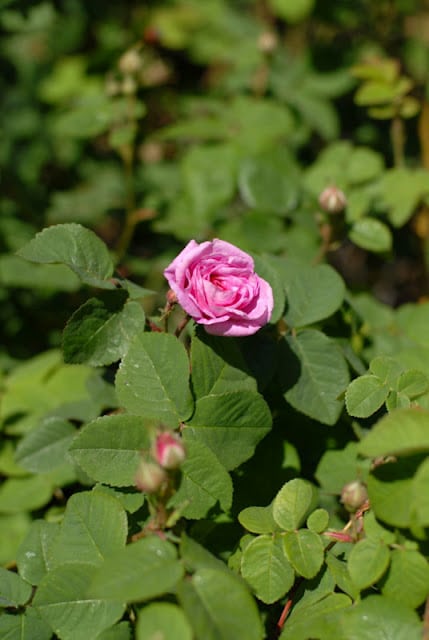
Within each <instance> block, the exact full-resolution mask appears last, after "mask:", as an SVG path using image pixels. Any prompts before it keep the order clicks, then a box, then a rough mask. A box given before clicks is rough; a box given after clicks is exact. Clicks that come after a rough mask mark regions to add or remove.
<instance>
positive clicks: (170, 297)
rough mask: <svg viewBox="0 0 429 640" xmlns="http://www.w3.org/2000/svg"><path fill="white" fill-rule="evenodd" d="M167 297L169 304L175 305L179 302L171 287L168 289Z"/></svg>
mask: <svg viewBox="0 0 429 640" xmlns="http://www.w3.org/2000/svg"><path fill="white" fill-rule="evenodd" d="M166 298H167V302H168V304H169V305H171V306H173V304H177V296H176V294H175V293H174V291H173V289H169V290H168V291H167V295H166Z"/></svg>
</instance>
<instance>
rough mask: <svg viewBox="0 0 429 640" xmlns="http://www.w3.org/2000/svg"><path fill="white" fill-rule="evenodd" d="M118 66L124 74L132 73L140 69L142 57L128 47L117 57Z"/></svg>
mask: <svg viewBox="0 0 429 640" xmlns="http://www.w3.org/2000/svg"><path fill="white" fill-rule="evenodd" d="M118 67H119V69H120V70H121V71H122V73H123V74H124V75H133V74H134V73H137V72H138V71H140V69H141V67H142V59H141V55H140V54H139V52H138V51H136V49H129V51H126V52H125V53H124V54H123V55H122V56H121V57H120V59H119V62H118Z"/></svg>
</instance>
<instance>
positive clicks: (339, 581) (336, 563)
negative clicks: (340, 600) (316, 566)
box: [326, 552, 359, 600]
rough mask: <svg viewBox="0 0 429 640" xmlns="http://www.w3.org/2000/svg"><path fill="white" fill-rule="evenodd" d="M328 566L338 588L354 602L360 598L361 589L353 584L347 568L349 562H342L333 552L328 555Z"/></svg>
mask: <svg viewBox="0 0 429 640" xmlns="http://www.w3.org/2000/svg"><path fill="white" fill-rule="evenodd" d="M326 564H327V565H328V569H329V571H330V573H331V575H332V576H333V578H334V580H335V584H336V585H337V586H338V588H339V589H341V591H344V593H346V594H347V595H348V596H350V597H351V598H353V600H356V599H357V598H358V597H359V589H358V588H357V587H356V585H355V584H354V583H353V580H352V578H351V576H350V573H349V570H348V568H347V562H344V561H343V560H340V559H339V558H337V557H336V556H334V554H333V553H332V552H329V553H327V554H326Z"/></svg>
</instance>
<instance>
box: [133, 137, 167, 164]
mask: <svg viewBox="0 0 429 640" xmlns="http://www.w3.org/2000/svg"><path fill="white" fill-rule="evenodd" d="M138 154H139V157H140V159H141V160H142V161H143V162H145V163H146V164H156V163H157V162H161V160H163V159H164V155H165V148H164V145H163V144H162V143H160V142H145V143H144V144H142V145H140V147H139V150H138Z"/></svg>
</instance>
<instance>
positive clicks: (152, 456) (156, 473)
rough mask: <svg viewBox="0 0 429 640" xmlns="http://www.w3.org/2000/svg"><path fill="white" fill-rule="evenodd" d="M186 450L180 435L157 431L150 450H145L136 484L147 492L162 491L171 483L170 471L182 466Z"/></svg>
mask: <svg viewBox="0 0 429 640" xmlns="http://www.w3.org/2000/svg"><path fill="white" fill-rule="evenodd" d="M185 457H186V452H185V447H184V445H183V442H182V440H181V438H180V436H179V435H177V434H175V433H172V432H169V431H161V432H159V433H157V435H156V437H155V439H154V441H153V443H152V447H151V450H150V452H144V453H143V455H142V458H141V461H140V464H139V467H138V469H137V473H136V479H135V482H136V486H137V488H138V489H140V491H144V492H145V493H162V492H163V491H164V490H165V489H167V487H168V484H169V479H170V476H169V472H170V471H174V470H176V469H178V468H179V467H180V465H181V464H182V462H183V461H184V460H185Z"/></svg>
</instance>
